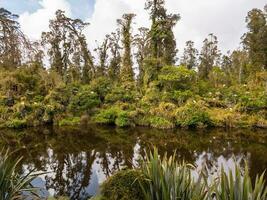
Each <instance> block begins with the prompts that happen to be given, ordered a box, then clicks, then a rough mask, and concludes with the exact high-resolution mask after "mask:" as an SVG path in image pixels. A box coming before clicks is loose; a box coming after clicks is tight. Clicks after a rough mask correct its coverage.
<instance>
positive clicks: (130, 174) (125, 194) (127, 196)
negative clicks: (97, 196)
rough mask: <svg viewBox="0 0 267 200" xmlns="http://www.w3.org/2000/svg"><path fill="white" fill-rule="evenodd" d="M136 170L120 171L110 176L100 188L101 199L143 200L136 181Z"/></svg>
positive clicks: (138, 174) (137, 175)
mask: <svg viewBox="0 0 267 200" xmlns="http://www.w3.org/2000/svg"><path fill="white" fill-rule="evenodd" d="M139 176H140V173H139V172H138V171H136V170H122V171H120V172H117V173H116V174H115V175H113V176H111V177H110V178H109V179H108V180H107V181H106V182H104V184H103V185H102V187H101V195H102V196H103V197H102V198H101V199H103V200H104V199H109V200H133V199H134V200H143V199H144V197H143V195H142V189H141V187H140V185H139V183H138V181H137V179H138V177H139Z"/></svg>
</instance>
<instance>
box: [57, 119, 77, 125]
mask: <svg viewBox="0 0 267 200" xmlns="http://www.w3.org/2000/svg"><path fill="white" fill-rule="evenodd" d="M80 123H81V119H80V117H69V118H65V119H62V120H60V121H59V122H58V125H59V126H75V125H78V124H80Z"/></svg>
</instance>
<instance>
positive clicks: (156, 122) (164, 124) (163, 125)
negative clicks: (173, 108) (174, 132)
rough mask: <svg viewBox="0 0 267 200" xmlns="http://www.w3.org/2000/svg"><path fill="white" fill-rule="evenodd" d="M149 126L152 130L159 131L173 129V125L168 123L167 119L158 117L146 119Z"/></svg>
mask: <svg viewBox="0 0 267 200" xmlns="http://www.w3.org/2000/svg"><path fill="white" fill-rule="evenodd" d="M148 121H149V124H150V126H151V127H153V128H159V129H171V128H174V127H175V124H174V123H172V122H170V121H169V120H168V119H165V118H163V117H158V116H151V117H149V118H148Z"/></svg>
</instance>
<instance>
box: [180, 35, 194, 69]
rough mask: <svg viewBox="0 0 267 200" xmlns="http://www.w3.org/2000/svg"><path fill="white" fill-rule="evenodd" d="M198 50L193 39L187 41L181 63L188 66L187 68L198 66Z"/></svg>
mask: <svg viewBox="0 0 267 200" xmlns="http://www.w3.org/2000/svg"><path fill="white" fill-rule="evenodd" d="M197 56H198V50H197V49H196V48H194V42H193V41H190V40H189V41H187V42H186V47H185V48H184V54H183V56H182V58H181V65H184V66H186V67H187V69H194V68H196V66H197Z"/></svg>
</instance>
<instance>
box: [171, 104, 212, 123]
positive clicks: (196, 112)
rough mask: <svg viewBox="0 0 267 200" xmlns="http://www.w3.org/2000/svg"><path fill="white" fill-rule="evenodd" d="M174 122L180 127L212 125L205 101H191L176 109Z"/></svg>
mask: <svg viewBox="0 0 267 200" xmlns="http://www.w3.org/2000/svg"><path fill="white" fill-rule="evenodd" d="M176 123H177V125H178V126H182V127H187V126H189V127H203V126H209V125H212V122H211V119H210V116H209V114H208V112H207V108H206V106H205V103H204V102H202V101H198V102H195V101H191V102H188V103H187V104H186V105H185V106H183V107H180V108H178V109H177V110H176Z"/></svg>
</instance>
